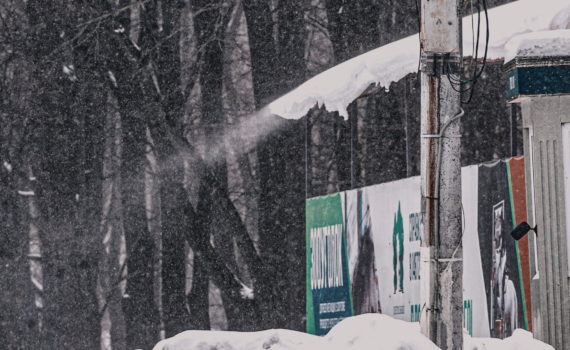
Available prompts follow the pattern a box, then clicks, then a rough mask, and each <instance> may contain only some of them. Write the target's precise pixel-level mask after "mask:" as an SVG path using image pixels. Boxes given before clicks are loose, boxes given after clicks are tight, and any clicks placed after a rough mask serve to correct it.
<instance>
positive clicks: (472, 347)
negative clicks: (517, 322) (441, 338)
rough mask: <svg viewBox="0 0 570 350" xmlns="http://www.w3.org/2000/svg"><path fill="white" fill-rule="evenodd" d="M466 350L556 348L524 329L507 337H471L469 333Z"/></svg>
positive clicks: (552, 349) (465, 336) (465, 338)
mask: <svg viewBox="0 0 570 350" xmlns="http://www.w3.org/2000/svg"><path fill="white" fill-rule="evenodd" d="M463 349H464V350H554V348H553V347H552V346H550V345H548V344H545V343H543V342H541V341H539V340H536V339H534V338H533V337H532V333H530V332H527V331H525V330H523V329H517V330H515V331H514V333H513V335H512V336H511V337H508V338H506V339H503V340H501V339H493V338H471V337H470V336H469V334H464V336H463Z"/></svg>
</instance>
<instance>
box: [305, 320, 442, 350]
mask: <svg viewBox="0 0 570 350" xmlns="http://www.w3.org/2000/svg"><path fill="white" fill-rule="evenodd" d="M314 345H317V346H318V347H313V348H312V349H315V350H316V349H318V350H329V349H330V350H349V349H358V350H368V349H370V350H372V349H374V350H420V349H421V350H437V349H439V348H438V347H437V346H436V345H435V344H434V343H432V342H431V340H429V339H428V338H427V337H426V336H424V335H423V334H422V333H421V332H420V327H419V323H410V322H405V321H401V320H396V319H394V318H392V317H390V316H387V315H380V314H365V315H359V316H355V317H349V318H347V319H345V320H343V321H341V322H340V323H338V324H337V325H336V326H334V327H333V328H332V329H331V330H330V331H329V333H328V334H327V335H326V336H325V337H324V338H323V339H322V341H321V342H320V343H316V344H314Z"/></svg>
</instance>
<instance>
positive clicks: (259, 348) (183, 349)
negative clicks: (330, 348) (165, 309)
mask: <svg viewBox="0 0 570 350" xmlns="http://www.w3.org/2000/svg"><path fill="white" fill-rule="evenodd" d="M321 340H322V339H321V338H320V337H316V336H314V335H310V334H306V333H301V332H295V331H290V330H286V329H270V330H267V331H261V332H251V333H240V332H215V331H186V332H182V333H180V334H177V335H176V336H174V337H172V338H169V339H165V340H162V341H160V342H159V343H158V344H156V345H155V346H154V348H153V350H210V349H216V350H267V349H270V348H271V349H272V350H286V349H287V350H291V349H305V348H307V350H308V349H309V348H313V347H312V345H313V344H314V343H317V342H319V341H321Z"/></svg>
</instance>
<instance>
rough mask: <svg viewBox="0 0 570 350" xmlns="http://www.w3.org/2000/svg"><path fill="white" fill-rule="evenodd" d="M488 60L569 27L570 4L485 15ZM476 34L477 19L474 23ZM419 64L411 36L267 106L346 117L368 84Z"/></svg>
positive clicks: (522, 0) (552, 1) (467, 49)
mask: <svg viewBox="0 0 570 350" xmlns="http://www.w3.org/2000/svg"><path fill="white" fill-rule="evenodd" d="M488 15H489V32H490V38H489V48H488V50H489V51H488V55H487V57H488V59H501V58H504V57H505V55H506V47H505V45H506V44H507V42H509V40H510V39H511V38H513V37H515V36H519V35H521V34H525V33H532V32H540V31H548V30H558V29H567V28H570V0H519V1H516V2H512V3H509V4H507V5H503V6H499V7H496V8H493V9H491V10H489V11H488ZM473 21H474V23H475V31H476V30H477V14H475V16H474V19H473ZM481 25H482V28H481V37H480V42H479V56H480V57H481V56H482V55H483V52H484V51H483V50H484V49H485V18H484V14H481ZM473 46H474V44H473V31H472V18H471V16H468V17H465V18H463V55H464V56H469V55H471V54H472V52H473ZM418 59H419V38H418V35H417V34H415V35H412V36H409V37H407V38H404V39H402V40H398V41H396V42H393V43H390V44H388V45H385V46H382V47H379V48H377V49H375V50H372V51H369V52H367V53H365V54H363V55H360V56H358V57H355V58H353V59H351V60H348V61H346V62H344V63H341V64H339V65H337V66H335V67H333V68H331V69H329V70H327V71H325V72H323V73H321V74H319V75H317V76H316V77H314V78H312V79H310V80H308V81H307V82H305V83H304V84H302V85H301V86H299V87H298V88H296V89H295V90H293V91H291V92H289V93H288V94H286V95H284V96H282V97H280V98H278V99H277V100H275V101H273V102H272V103H270V104H269V106H268V108H269V111H270V112H271V113H273V114H276V115H279V116H281V117H283V118H287V119H299V118H301V117H303V116H304V115H305V114H307V112H308V111H309V109H311V108H312V107H314V106H315V104H316V103H318V104H319V105H323V104H324V105H326V107H327V110H329V111H338V112H339V114H340V115H342V116H343V117H347V116H348V113H347V111H346V108H347V107H348V105H349V104H350V103H351V102H352V101H354V100H355V99H356V98H357V97H358V96H360V94H361V93H362V92H363V91H364V90H365V89H366V88H367V87H368V86H370V84H373V83H376V84H379V86H390V83H391V82H394V81H398V80H400V79H402V78H404V77H405V76H406V75H407V74H409V73H412V72H416V70H417V68H418Z"/></svg>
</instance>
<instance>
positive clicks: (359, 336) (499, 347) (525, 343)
mask: <svg viewBox="0 0 570 350" xmlns="http://www.w3.org/2000/svg"><path fill="white" fill-rule="evenodd" d="M464 339H465V344H464V349H465V350H515V349H516V350H531V349H532V350H553V349H554V348H553V347H552V346H550V345H547V344H544V343H542V342H540V341H538V340H535V339H533V338H532V334H531V333H529V332H527V331H524V330H522V329H518V330H516V331H515V332H514V335H513V336H512V337H510V338H507V339H505V340H500V339H489V338H471V337H470V336H469V335H468V334H465V337H464ZM214 349H215V350H267V349H272V350H368V349H370V350H372V349H375V350H437V349H439V348H438V347H437V346H436V345H434V344H433V343H432V342H431V341H430V340H429V339H428V338H426V337H425V336H424V335H422V334H421V333H420V327H419V324H418V323H410V322H404V321H400V320H396V319H393V318H391V317H390V316H387V315H380V314H366V315H360V316H354V317H350V318H347V319H345V320H344V321H342V322H340V323H339V324H337V325H336V326H335V327H333V329H331V331H330V332H329V333H328V334H327V335H326V336H325V337H317V336H314V335H310V334H306V333H301V332H295V331H290V330H284V329H271V330H267V331H261V332H252V333H239V332H215V331H186V332H183V333H180V334H178V335H176V336H175V337H172V338H170V339H166V340H163V341H161V342H159V343H158V344H156V346H155V347H154V350H214Z"/></svg>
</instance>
